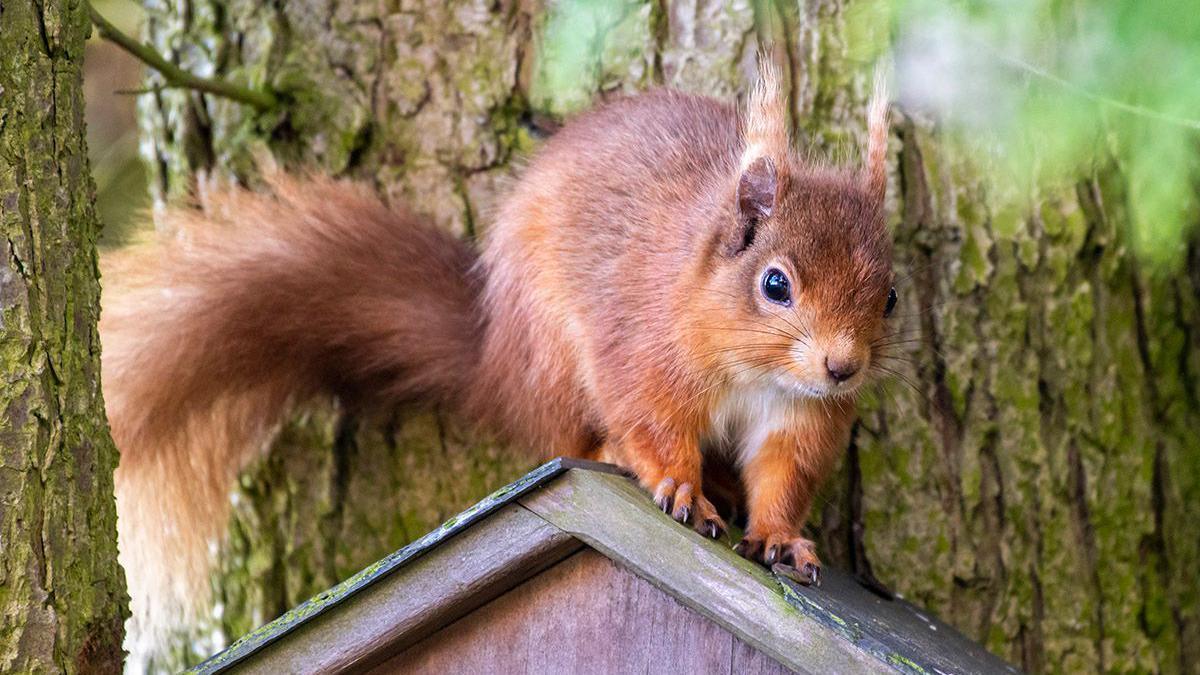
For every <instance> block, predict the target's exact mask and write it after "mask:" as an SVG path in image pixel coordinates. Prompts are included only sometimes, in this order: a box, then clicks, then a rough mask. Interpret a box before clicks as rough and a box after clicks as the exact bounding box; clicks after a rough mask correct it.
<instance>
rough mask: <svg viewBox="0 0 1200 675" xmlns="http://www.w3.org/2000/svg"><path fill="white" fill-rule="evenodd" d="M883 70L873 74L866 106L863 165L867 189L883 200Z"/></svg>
mask: <svg viewBox="0 0 1200 675" xmlns="http://www.w3.org/2000/svg"><path fill="white" fill-rule="evenodd" d="M883 73H884V70H883V68H880V69H879V71H878V72H877V73H876V74H875V91H874V93H873V94H872V95H871V103H870V105H869V106H868V108H867V151H866V154H865V158H866V166H864V167H863V173H864V178H865V180H866V184H867V191H868V192H870V193H871V196H873V197H874V198H876V199H878V200H879V201H880V202H883V200H884V198H885V197H886V196H887V145H888V131H889V124H888V91H887V80H886V79H885V77H884V74H883Z"/></svg>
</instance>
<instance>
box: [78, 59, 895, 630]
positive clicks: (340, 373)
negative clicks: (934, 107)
mask: <svg viewBox="0 0 1200 675" xmlns="http://www.w3.org/2000/svg"><path fill="white" fill-rule="evenodd" d="M787 118H788V113H787V103H786V101H785V99H784V97H783V96H782V95H781V92H780V89H779V85H778V82H777V77H776V76H775V74H774V71H773V70H772V69H771V68H769V67H765V68H764V69H763V70H762V72H761V74H760V78H759V82H758V83H757V85H756V86H755V88H754V89H753V91H752V92H751V94H750V95H749V97H748V100H747V101H746V103H745V105H744V106H743V107H742V108H741V109H739V108H738V107H737V106H735V105H731V104H728V103H725V102H721V101H717V100H713V99H711V98H706V97H702V96H694V95H688V94H683V93H678V92H674V91H653V92H649V93H644V94H640V95H636V96H630V97H627V98H623V99H621V100H617V101H615V102H611V103H608V104H605V105H602V106H600V107H598V108H596V109H595V110H593V111H591V112H588V113H585V114H582V115H580V116H578V117H576V118H575V119H573V120H571V121H569V122H568V123H567V124H566V125H565V126H564V127H563V128H562V129H561V130H560V131H559V132H558V133H556V134H555V135H554V136H553V137H551V138H550V139H549V140H548V141H547V142H546V143H545V144H544V145H543V147H541V148H540V149H539V150H538V151H537V153H536V154H535V156H534V157H533V158H532V160H531V161H530V163H529V165H528V167H527V168H526V169H525V170H524V171H523V173H522V174H521V176H520V178H519V179H518V180H517V181H516V182H515V184H514V185H513V186H512V188H511V190H510V192H509V193H508V195H507V197H506V198H505V199H504V201H503V203H502V205H501V207H500V208H499V210H498V214H497V217H496V219H495V222H494V223H492V224H491V225H490V226H489V227H488V228H487V233H486V238H485V241H484V245H483V247H482V252H481V253H477V252H476V250H475V249H474V248H473V247H472V246H471V245H470V244H468V243H466V242H463V241H460V240H459V239H458V238H456V237H454V236H452V235H451V234H449V233H447V232H445V231H443V230H440V229H438V228H436V227H434V226H432V225H430V224H428V223H426V222H424V221H422V220H420V219H418V218H416V217H414V216H413V215H412V214H409V213H407V212H405V211H403V210H394V209H389V208H387V207H385V206H384V205H383V204H382V203H381V202H380V201H379V200H378V198H377V197H375V196H374V195H373V194H372V193H371V192H370V190H369V189H367V188H364V187H361V186H355V185H350V184H343V183H337V182H335V181H333V180H330V179H327V178H319V177H318V178H308V179H294V178H278V177H277V178H275V179H274V181H273V187H272V189H271V190H269V191H267V192H266V193H261V194H259V193H253V192H250V191H246V190H237V189H231V190H223V191H217V192H216V193H215V194H211V195H209V196H208V198H207V200H206V201H207V208H206V210H203V211H201V210H196V209H172V210H169V211H168V212H167V220H168V221H169V222H170V223H171V224H172V227H171V228H170V231H171V232H172V234H171V236H167V237H160V239H159V240H158V241H156V242H151V243H148V244H146V245H144V246H142V247H140V248H135V249H134V250H132V251H131V252H127V253H125V254H123V255H119V256H117V259H116V260H115V261H110V263H111V264H109V265H108V269H106V280H108V281H110V282H114V283H110V288H108V289H106V290H107V291H108V293H107V299H106V305H105V308H104V315H103V320H102V323H101V336H102V340H103V348H104V353H103V383H104V394H105V399H106V401H107V406H108V414H109V419H110V422H111V425H112V429H113V434H114V437H115V439H116V442H117V445H118V447H119V448H120V449H121V464H120V467H119V469H118V471H117V476H116V481H117V493H118V506H119V516H120V536H121V552H122V558H123V562H124V563H125V569H126V570H127V571H128V572H129V575H130V588H131V595H132V598H133V610H134V614H135V617H136V616H145V615H146V613H149V612H152V611H154V609H153V607H152V606H151V605H152V604H156V603H169V602H170V600H169V598H168V597H167V596H168V595H170V594H171V593H172V592H175V593H176V595H182V596H186V595H187V593H185V592H184V591H183V590H182V589H184V587H186V586H188V585H194V584H195V583H196V580H197V579H199V583H200V584H201V585H204V584H206V582H205V581H204V579H206V577H205V576H204V575H202V574H198V573H197V572H198V571H199V570H203V569H204V561H205V560H206V559H207V557H208V556H209V552H208V545H209V543H210V542H211V541H212V540H213V539H215V538H217V537H218V536H219V534H220V532H221V528H222V527H223V526H224V524H225V521H226V519H227V517H228V513H227V511H228V499H229V496H228V495H229V490H230V488H231V485H232V483H233V481H234V478H235V476H236V474H237V472H238V470H239V469H240V468H242V467H243V466H244V465H245V463H246V462H247V461H248V460H249V459H250V458H252V457H254V456H255V454H256V453H257V452H258V451H259V448H260V447H261V446H262V445H263V443H264V440H265V439H266V437H267V436H268V433H269V430H270V428H271V426H272V425H273V424H275V423H277V421H278V420H279V418H280V417H281V415H282V414H283V413H284V412H285V410H286V408H287V407H288V406H289V404H290V403H292V402H294V401H297V400H301V399H304V398H308V397H312V396H317V395H322V394H332V395H336V396H338V397H340V398H341V400H344V401H346V402H348V404H349V405H351V406H355V405H361V406H380V405H386V406H395V405H411V404H421V405H427V406H437V407H439V408H440V409H443V410H449V411H453V412H455V413H457V414H458V415H460V416H461V417H462V419H464V420H468V421H470V422H472V423H474V424H476V425H477V426H479V427H480V428H481V429H483V430H486V431H488V432H491V433H494V434H497V435H499V436H500V437H502V438H503V439H506V440H507V441H509V442H511V443H513V444H515V445H517V446H521V447H526V448H529V449H530V450H531V451H532V452H534V453H536V454H537V455H539V456H542V457H549V456H557V455H564V456H569V457H580V458H588V459H597V460H603V461H608V462H613V463H616V464H618V465H620V466H623V467H626V468H627V469H629V470H630V471H631V472H632V473H634V474H635V475H636V476H637V479H638V481H639V482H640V483H641V485H642V486H643V487H644V488H645V489H646V490H647V491H649V493H650V494H651V495H652V497H653V499H654V502H655V503H656V504H658V506H659V507H661V508H662V510H664V511H666V512H667V513H669V514H670V515H671V517H672V518H674V519H675V520H677V521H679V522H680V523H684V524H685V525H687V526H689V527H692V528H694V529H695V530H696V531H698V532H700V533H702V534H704V535H706V536H709V537H718V536H720V535H721V534H722V533H723V532H724V530H725V523H724V521H723V520H722V518H721V516H720V515H719V514H718V513H717V510H716V509H715V508H714V507H713V505H712V503H711V502H710V500H709V499H707V498H706V496H705V494H704V491H703V489H702V486H703V469H704V465H705V456H706V454H707V455H708V456H710V457H715V456H717V455H720V456H722V457H723V460H724V461H726V462H728V463H731V464H732V465H734V466H736V467H738V469H739V470H740V474H741V480H742V486H743V488H744V494H745V500H746V506H747V509H748V523H747V529H746V533H745V537H744V538H743V540H742V541H741V542H740V543H739V544H738V545H737V550H738V551H739V552H740V553H741V554H742V555H744V556H746V557H748V558H751V559H753V560H756V561H759V562H760V563H764V564H766V565H768V566H770V565H772V564H776V563H779V564H782V565H784V566H785V567H782V568H780V569H784V570H786V571H790V572H791V573H792V574H793V575H794V576H796V577H797V578H799V579H801V580H802V581H804V582H815V581H816V580H817V579H818V574H819V570H820V562H819V560H818V558H817V556H816V554H815V552H814V550H813V543H812V542H811V541H809V540H807V539H805V538H804V537H803V536H802V535H801V528H802V526H803V525H804V522H805V518H806V516H807V514H808V511H809V505H810V503H811V500H812V498H813V494H814V491H815V490H817V488H818V487H819V485H820V484H821V482H822V480H823V479H824V478H825V477H826V475H827V474H828V473H829V472H830V470H831V468H832V467H833V465H834V464H835V462H836V460H837V458H838V455H839V454H840V452H841V451H842V449H843V447H844V445H845V444H846V442H847V437H848V433H849V429H850V426H851V423H852V420H853V418H854V415H855V392H857V391H858V390H859V389H860V387H861V386H862V384H863V383H864V382H865V381H867V380H868V379H869V378H870V377H871V376H872V374H873V373H875V372H876V371H877V370H878V368H877V365H876V364H877V360H878V358H879V356H880V350H881V349H882V348H883V346H884V344H883V342H884V338H885V335H886V331H887V328H886V318H887V317H888V315H889V314H890V313H891V311H892V308H893V306H894V305H895V303H896V294H895V290H894V289H893V288H892V283H893V280H892V269H891V257H892V249H891V240H890V237H889V234H888V232H887V229H886V227H885V218H884V201H885V200H884V198H885V192H886V183H887V171H886V146H887V134H888V126H887V120H886V100H885V98H884V97H883V96H882V95H881V94H880V92H879V91H877V92H876V97H875V100H874V101H873V102H872V104H871V106H870V110H869V120H868V145H867V148H866V152H865V155H864V157H865V162H864V166H863V167H862V168H860V169H845V168H834V167H829V166H821V165H816V164H813V163H811V162H808V161H805V160H804V159H802V158H801V157H800V156H799V155H798V154H797V153H796V152H795V151H793V149H792V147H791V143H790V141H789V138H788V134H787ZM195 590H196V589H195V588H194V587H193V588H192V589H190V591H189V592H194V591H195Z"/></svg>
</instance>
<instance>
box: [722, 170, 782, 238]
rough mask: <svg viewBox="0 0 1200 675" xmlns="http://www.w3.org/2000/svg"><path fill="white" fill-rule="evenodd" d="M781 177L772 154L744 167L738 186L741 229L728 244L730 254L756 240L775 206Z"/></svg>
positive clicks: (738, 227) (738, 222) (739, 224)
mask: <svg viewBox="0 0 1200 675" xmlns="http://www.w3.org/2000/svg"><path fill="white" fill-rule="evenodd" d="M778 186H779V180H778V178H777V177H776V174H775V163H774V162H772V161H771V159H770V158H769V157H759V158H758V159H756V160H754V161H753V162H751V163H750V166H748V167H746V168H745V170H743V171H742V175H741V176H740V177H739V178H738V186H737V212H738V220H737V224H738V226H737V231H736V232H735V233H734V236H733V237H730V239H729V242H728V245H727V246H726V247H725V251H726V253H728V254H729V255H737V254H738V253H741V252H742V251H745V250H746V249H747V248H749V247H750V244H752V243H754V235H755V234H756V232H757V230H758V224H759V223H760V222H761V221H763V220H765V219H766V218H769V217H770V215H771V212H772V211H774V210H775V197H776V192H777V188H778Z"/></svg>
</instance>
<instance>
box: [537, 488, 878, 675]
mask: <svg viewBox="0 0 1200 675" xmlns="http://www.w3.org/2000/svg"><path fill="white" fill-rule="evenodd" d="M521 503H522V504H524V505H525V506H527V507H528V508H529V509H530V510H531V511H533V512H534V513H537V514H538V515H540V516H541V517H543V518H545V519H546V520H548V521H549V522H551V523H553V524H554V525H557V526H558V527H560V528H562V529H563V530H565V531H567V532H570V533H571V534H573V535H575V536H576V537H578V538H579V539H581V540H583V541H584V542H585V543H587V544H588V545H590V546H592V547H593V548H595V549H597V550H598V551H600V552H602V553H604V554H605V555H606V556H608V557H609V558H612V559H613V560H615V561H617V562H620V563H622V564H623V565H625V566H626V567H628V568H629V569H630V570H632V571H633V572H634V573H636V574H637V575H639V576H641V577H642V578H643V579H647V580H649V582H650V583H653V584H654V585H656V586H658V587H659V588H661V589H663V590H664V591H666V592H667V593H669V594H670V595H671V596H672V597H674V598H677V599H679V600H680V601H681V602H683V603H684V604H686V605H687V606H688V607H690V608H692V609H693V610H695V611H697V612H699V613H700V614H702V615H704V616H706V617H708V618H710V619H712V620H714V621H716V622H718V623H719V624H721V625H723V626H726V627H727V628H728V629H729V630H730V631H732V632H733V634H734V635H736V636H737V637H738V638H740V639H742V640H744V641H745V642H747V643H748V644H750V645H751V646H753V647H754V648H756V649H758V650H761V651H762V652H764V653H766V654H768V655H769V656H771V657H772V658H774V659H776V660H778V661H779V662H780V663H783V664H785V665H787V666H788V667H790V668H792V669H793V670H796V671H797V672H812V673H832V672H836V673H867V672H879V671H880V670H885V669H886V666H885V665H884V664H883V662H882V661H880V660H878V659H877V658H875V657H874V656H872V655H871V654H870V653H868V652H866V651H864V650H862V649H861V648H859V647H858V646H857V645H855V644H854V643H853V642H851V641H850V640H848V639H846V638H845V637H843V636H842V635H841V634H839V633H838V632H837V631H836V630H834V629H832V628H830V627H829V626H828V625H827V624H825V623H822V622H820V621H818V620H816V619H815V618H813V617H812V616H810V615H808V614H806V613H803V612H801V611H798V610H797V609H796V608H795V607H793V606H792V605H790V604H788V602H787V601H786V600H785V599H784V597H783V592H782V590H781V586H780V584H779V582H778V581H777V580H775V579H774V578H773V577H772V576H771V575H770V574H768V573H767V572H766V570H764V569H762V568H761V567H759V566H758V565H755V564H753V563H750V562H749V561H747V560H744V559H742V558H741V557H740V556H738V555H737V554H736V553H734V552H733V550H732V549H730V548H729V547H727V546H713V545H711V542H708V541H707V540H705V539H704V538H703V537H701V536H700V535H698V534H696V533H695V532H693V531H692V530H690V529H688V528H683V527H679V526H678V525H677V524H676V523H674V522H672V521H671V520H670V519H668V518H666V517H664V516H663V514H662V513H661V512H659V511H658V510H657V509H655V507H654V506H653V504H652V503H651V502H650V500H649V499H648V498H647V496H646V494H645V493H644V492H642V491H641V490H640V489H639V488H637V486H635V485H634V484H633V483H631V482H630V481H629V480H627V479H624V478H619V477H617V476H610V475H601V474H595V473H588V472H582V471H572V472H569V473H567V474H566V475H564V476H563V477H562V478H560V479H559V481H558V482H557V483H555V485H554V487H553V489H548V490H542V491H540V492H537V493H534V494H532V495H530V496H528V497H525V498H524V499H522V500H521Z"/></svg>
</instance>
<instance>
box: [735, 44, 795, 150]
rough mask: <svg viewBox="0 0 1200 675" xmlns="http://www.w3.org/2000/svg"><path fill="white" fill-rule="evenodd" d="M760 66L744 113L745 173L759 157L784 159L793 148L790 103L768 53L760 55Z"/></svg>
mask: <svg viewBox="0 0 1200 675" xmlns="http://www.w3.org/2000/svg"><path fill="white" fill-rule="evenodd" d="M758 63H759V67H758V82H757V83H756V84H755V85H754V89H752V90H751V91H750V96H749V97H747V99H746V106H745V109H744V110H743V111H742V136H743V140H744V142H745V144H744V146H743V149H742V161H741V166H742V170H743V171H744V170H746V168H747V167H749V166H750V163H751V162H753V161H755V160H756V159H758V158H759V157H764V156H765V157H774V158H777V159H783V158H784V157H786V156H787V152H788V147H789V145H790V141H789V140H788V131H787V120H788V114H787V101H786V100H785V99H784V97H783V95H782V92H781V91H780V89H779V71H778V70H777V69H776V68H775V65H774V64H773V63H771V61H770V60H768V59H767V56H766V54H765V53H763V54H760V55H759V60H758Z"/></svg>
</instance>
